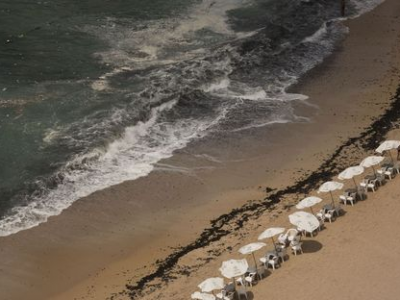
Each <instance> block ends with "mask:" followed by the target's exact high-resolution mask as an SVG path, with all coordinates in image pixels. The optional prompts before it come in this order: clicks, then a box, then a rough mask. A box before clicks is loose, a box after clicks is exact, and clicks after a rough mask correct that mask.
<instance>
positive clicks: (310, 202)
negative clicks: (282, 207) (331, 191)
mask: <svg viewBox="0 0 400 300" xmlns="http://www.w3.org/2000/svg"><path fill="white" fill-rule="evenodd" d="M321 201H322V199H321V198H319V197H315V196H310V197H307V198H304V199H303V200H301V201H300V202H299V203H297V205H296V208H297V209H304V208H308V207H309V208H310V209H311V212H312V213H313V214H314V212H313V211H312V208H311V207H312V206H314V205H315V204H318V203H320V202H321Z"/></svg>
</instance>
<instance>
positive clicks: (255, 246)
mask: <svg viewBox="0 0 400 300" xmlns="http://www.w3.org/2000/svg"><path fill="white" fill-rule="evenodd" d="M265 246H267V244H265V243H261V242H257V243H251V244H248V245H245V246H243V247H241V248H240V249H239V252H240V253H242V254H251V255H253V259H254V265H255V266H256V267H257V261H256V258H255V256H254V253H253V252H255V251H257V250H260V249H261V248H263V247H265Z"/></svg>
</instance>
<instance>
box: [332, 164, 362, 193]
mask: <svg viewBox="0 0 400 300" xmlns="http://www.w3.org/2000/svg"><path fill="white" fill-rule="evenodd" d="M363 172H364V167H362V166H354V167H348V168H347V169H346V170H344V171H342V172H341V173H340V174H339V176H338V178H339V179H340V180H345V179H353V182H354V185H355V187H356V189H357V183H356V181H355V180H354V176H357V175H360V174H362V173H363Z"/></svg>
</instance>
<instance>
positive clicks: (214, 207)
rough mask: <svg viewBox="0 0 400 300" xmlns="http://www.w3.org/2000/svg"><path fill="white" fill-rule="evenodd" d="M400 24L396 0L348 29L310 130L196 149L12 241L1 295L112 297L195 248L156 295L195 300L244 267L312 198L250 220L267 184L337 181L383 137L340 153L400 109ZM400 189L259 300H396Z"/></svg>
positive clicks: (293, 261)
mask: <svg viewBox="0 0 400 300" xmlns="http://www.w3.org/2000/svg"><path fill="white" fill-rule="evenodd" d="M398 16H400V3H399V2H398V1H396V0H387V1H386V2H385V3H384V4H383V5H381V6H380V7H378V8H377V9H376V10H374V11H373V12H371V13H369V14H366V15H364V16H362V17H361V18H358V19H355V20H351V21H348V22H347V24H348V25H349V27H350V34H349V36H348V37H347V38H346V40H345V41H344V42H343V43H342V44H341V45H340V48H339V49H338V51H336V53H335V54H334V55H333V56H332V57H330V58H329V59H328V61H326V62H325V63H324V64H323V65H322V66H320V67H317V68H316V69H315V70H313V71H312V72H311V74H310V75H309V76H308V77H307V78H306V79H305V80H303V81H302V82H301V83H300V84H299V85H298V86H297V87H296V88H295V91H296V92H300V93H303V94H306V95H308V96H310V99H309V101H308V102H309V103H310V104H312V105H314V106H315V105H317V108H311V107H310V106H307V105H303V104H299V107H298V113H299V114H300V113H301V114H302V115H307V116H308V117H310V118H311V120H312V122H311V123H301V124H286V125H284V126H279V125H278V126H271V127H267V128H261V129H253V130H249V131H248V132H246V133H245V134H240V133H238V134H237V135H235V134H232V135H231V136H230V137H223V138H221V140H220V141H219V143H217V142H216V141H218V138H219V137H215V140H211V141H210V140H208V141H200V142H197V143H194V144H192V145H191V146H189V148H188V149H185V150H183V151H180V152H179V153H177V155H175V156H174V157H173V158H172V159H169V160H166V161H164V162H163V164H162V165H160V169H159V170H158V171H156V172H153V173H152V174H150V175H149V176H148V177H146V178H142V179H139V180H136V181H133V182H126V183H123V184H121V185H118V186H115V187H111V188H109V189H106V190H104V191H100V192H97V193H94V194H93V195H91V196H89V197H87V198H85V199H82V200H80V201H78V202H76V203H75V204H74V205H72V206H71V207H70V208H69V209H67V210H66V211H64V212H63V213H62V214H61V215H60V216H57V217H53V218H51V219H50V220H49V221H48V222H47V223H45V224H42V225H40V226H38V227H36V228H33V229H30V230H27V231H23V232H20V233H18V234H15V235H12V236H9V237H5V238H0V253H1V257H2V259H1V262H0V299H7V300H17V299H18V300H19V299H30V300H36V299H38V300H44V299H60V300H61V299H105V298H107V297H109V296H110V295H112V294H115V293H119V292H121V291H123V290H125V284H127V283H129V284H132V285H134V284H135V282H136V280H139V279H140V278H142V277H143V276H146V275H148V274H151V273H152V272H153V271H154V270H155V269H156V267H157V265H156V264H155V261H156V260H157V259H159V260H160V262H161V263H162V262H163V261H164V259H165V258H166V257H167V256H168V255H169V254H171V253H172V254H173V253H180V252H179V249H178V250H176V249H175V248H176V247H181V246H182V247H185V246H186V245H193V248H194V249H193V250H192V251H187V253H185V254H184V255H183V253H182V251H181V253H182V255H181V256H179V257H180V259H179V262H178V264H177V265H176V266H174V267H173V268H171V269H170V270H168V272H166V274H167V275H170V276H176V277H177V279H175V280H173V281H170V282H169V284H168V286H165V285H163V284H162V285H161V286H158V285H157V284H158V283H160V281H159V278H157V277H156V278H155V280H153V281H150V282H149V285H147V286H146V288H145V289H144V292H145V293H146V295H144V296H143V299H188V297H189V295H190V293H191V292H193V291H194V290H195V289H196V285H197V284H198V283H199V282H200V281H201V280H202V279H204V278H206V277H209V276H215V275H218V272H217V269H218V266H219V264H220V263H221V261H222V260H225V259H227V258H234V257H236V258H238V257H239V255H238V254H237V249H238V247H239V245H243V244H245V243H247V242H251V241H254V240H255V239H256V236H257V235H258V234H259V233H260V232H261V231H262V228H264V227H266V226H270V225H286V224H287V221H286V218H287V217H286V215H287V213H288V212H287V210H288V207H289V206H290V205H293V203H295V202H296V201H298V200H299V198H301V197H302V196H303V195H302V194H301V193H299V192H298V191H291V192H290V193H286V194H284V195H283V196H282V197H281V198H280V201H281V202H280V203H279V204H276V205H274V208H275V209H274V210H273V211H271V212H270V211H269V210H265V211H264V210H263V209H264V208H265V207H266V206H265V205H264V206H261V208H259V209H255V210H254V209H249V210H247V208H248V207H249V206H251V204H249V202H248V200H262V199H263V198H264V197H265V195H266V194H265V191H264V190H265V188H266V187H267V186H268V187H272V188H274V189H277V190H278V191H279V190H283V189H285V187H286V186H293V185H294V182H296V181H298V180H300V179H301V178H305V177H307V176H309V174H311V173H312V172H315V171H317V172H320V174H324V173H326V174H327V175H329V173H335V172H337V171H338V169H340V168H341V167H343V166H345V165H349V164H354V163H356V162H359V161H360V159H361V158H362V157H363V156H365V155H366V154H367V153H366V152H368V151H365V150H364V149H361V147H359V146H360V145H361V144H362V143H361V142H362V141H365V140H366V139H368V138H371V137H372V138H375V136H374V135H373V133H372V132H368V130H367V134H366V135H365V137H363V138H362V139H360V141H361V142H359V143H358V144H357V146H353V147H343V148H340V146H341V145H343V143H345V142H346V141H348V139H349V137H358V136H360V134H361V133H362V132H366V129H367V128H368V126H369V125H370V124H371V122H372V121H373V120H375V119H376V118H378V117H379V116H380V115H382V113H383V112H384V111H385V109H386V108H387V107H388V106H389V105H390V103H391V99H392V97H393V95H394V94H395V91H396V89H397V87H398V84H399V82H400V80H399V67H400V63H399V62H400V59H399V55H400V53H399V49H400V47H399V46H400V41H399V17H398ZM396 120H397V119H396ZM396 124H398V123H396V122H394V123H393V124H390V125H393V126H394V125H396ZM391 134H393V135H394V136H395V137H396V138H399V136H400V133H397V132H395V131H393V132H392V133H391ZM210 144H211V145H213V146H212V147H210ZM192 149H196V151H197V152H194V151H192ZM221 149H223V150H225V152H224V153H220V151H221ZM227 149H229V151H228V152H227V151H226V150H227ZM338 149H339V150H340V149H342V150H341V151H338V152H336V151H337V150H338ZM346 149H349V151H346ZM193 153H197V154H199V153H200V154H202V153H205V154H208V155H213V156H214V157H217V158H220V161H213V160H210V159H209V158H208V156H203V158H200V159H199V157H194V156H193ZM324 163H326V164H325V165H324ZM329 163H330V164H331V166H332V167H330V166H329ZM398 177H400V176H398ZM398 180H400V179H399V178H396V179H394V180H393V181H391V182H389V183H388V184H387V185H386V186H385V187H383V188H382V189H380V190H379V192H377V193H376V194H375V195H373V196H371V197H369V199H368V200H366V201H365V202H362V203H359V204H357V206H355V207H352V208H348V209H346V210H347V211H348V213H347V214H346V216H344V217H343V218H340V219H338V220H337V222H335V223H334V224H330V225H329V226H327V229H326V230H324V231H323V232H321V234H320V235H318V237H316V238H315V239H314V242H313V240H312V239H311V240H310V241H309V242H307V243H306V244H305V250H306V252H307V253H306V254H304V255H302V256H299V257H296V258H294V257H291V258H290V260H289V261H288V262H287V263H285V265H284V267H282V268H281V269H279V270H277V271H276V272H274V274H271V276H268V278H267V279H265V280H263V281H262V282H260V283H259V284H258V285H257V286H256V287H254V288H253V290H252V292H253V293H254V298H255V299H264V298H266V297H271V298H272V297H273V296H279V297H282V298H283V297H294V295H295V297H296V298H300V299H303V298H304V299H305V298H306V297H308V298H309V297H312V298H316V297H323V298H327V299H330V298H332V299H337V298H343V297H344V298H346V299H349V298H351V299H361V297H362V298H364V299H365V298H367V299H375V298H380V299H397V298H396V297H395V294H396V293H397V292H398V289H399V288H398V287H397V286H396V284H395V282H394V280H395V279H396V277H397V275H398V273H399V267H398V264H397V263H396V260H395V253H396V251H397V250H398V248H399V247H400V244H399V243H397V242H396V239H395V237H396V232H395V230H394V228H396V225H397V224H396V222H397V221H396V217H395V213H396V211H398V210H399V209H400V202H398V201H396V197H398V195H399V193H400V188H398V185H397V182H398ZM316 182H317V181H314V182H313V183H314V185H315V184H316ZM311 187H312V186H311V185H310V188H311ZM273 193H274V192H272V194H273ZM256 203H257V202H256ZM246 204H247V207H245V208H243V209H242V210H243V213H239V214H235V215H234V216H232V217H231V219H229V218H228V219H229V220H228V219H226V220H224V222H221V224H217V225H222V226H223V227H221V229H223V230H226V231H227V232H226V233H229V234H226V235H225V234H222V233H221V232H222V231H221V232H217V234H215V233H213V234H211V235H210V237H215V236H218V234H220V236H218V239H216V241H215V242H211V243H208V242H206V243H203V244H206V245H205V246H204V247H196V245H197V244H196V242H194V241H196V240H197V239H198V237H199V235H200V234H201V232H203V229H204V228H207V227H208V226H209V222H210V220H213V219H215V218H217V217H218V216H220V215H222V214H224V213H227V212H229V211H230V210H231V209H232V208H235V207H242V205H246ZM247 218H248V221H247V222H242V221H243V220H246V219H247ZM214 227H215V224H214ZM203 242H204V241H203ZM198 245H201V244H198ZM183 249H185V248H183ZM356 253H357V254H356ZM182 274H186V275H188V274H189V275H188V276H186V275H182ZM151 290H153V291H152V292H151V293H148V292H149V291H151ZM321 295H322V296H321ZM348 295H351V296H348ZM115 299H127V295H126V294H122V295H119V294H117V296H115Z"/></svg>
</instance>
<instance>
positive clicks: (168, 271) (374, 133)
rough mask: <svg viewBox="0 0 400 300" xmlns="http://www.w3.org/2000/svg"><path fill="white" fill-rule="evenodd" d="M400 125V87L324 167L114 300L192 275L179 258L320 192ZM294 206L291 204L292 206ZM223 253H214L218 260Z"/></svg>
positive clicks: (217, 228)
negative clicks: (293, 199)
mask: <svg viewBox="0 0 400 300" xmlns="http://www.w3.org/2000/svg"><path fill="white" fill-rule="evenodd" d="M399 126H400V86H399V87H398V89H397V91H396V95H395V96H394V97H393V98H392V103H391V105H390V106H389V108H388V109H387V110H386V111H385V112H384V114H383V115H382V116H381V117H380V118H379V119H377V120H375V121H374V122H373V123H372V124H371V125H370V127H368V128H367V129H366V130H365V131H363V132H362V133H360V134H359V135H358V136H357V137H351V138H349V139H348V140H347V141H345V142H344V143H343V144H342V145H340V146H339V147H338V148H337V149H336V150H335V151H334V152H333V153H332V154H331V155H330V157H329V158H328V159H326V160H325V161H324V162H323V163H322V164H321V165H320V167H319V168H318V169H317V170H315V171H314V172H313V173H311V174H309V175H305V176H304V177H303V178H302V179H300V180H298V181H297V182H295V183H294V184H293V185H291V186H288V187H286V188H285V189H282V190H275V189H272V188H269V187H268V188H266V192H267V197H266V198H265V199H264V200H262V201H253V202H250V203H247V204H245V205H243V206H241V207H239V208H235V209H233V210H232V211H230V212H229V213H227V214H223V215H221V216H219V217H218V218H216V219H214V220H212V221H211V224H210V227H209V228H206V229H204V231H203V232H202V233H201V235H200V236H199V237H198V238H197V239H196V240H195V241H194V242H192V243H190V244H188V245H186V246H184V247H181V248H178V249H176V250H175V251H174V252H173V253H172V254H170V255H169V256H168V257H166V258H165V259H164V260H162V261H158V262H157V263H156V269H155V271H153V272H152V273H150V274H148V275H146V276H144V277H142V278H141V279H140V280H138V281H136V282H135V283H134V284H127V285H126V290H125V291H121V292H120V293H119V294H114V295H112V296H111V297H110V299H116V298H117V297H118V296H119V295H125V296H126V295H128V296H129V297H130V299H137V298H138V297H139V296H141V295H143V294H145V293H151V292H154V291H155V290H157V289H159V288H160V287H161V286H162V285H163V284H168V282H171V281H173V280H174V279H175V278H176V276H177V275H183V276H188V275H189V274H190V272H191V271H190V270H188V269H185V268H179V269H178V270H176V269H177V263H178V261H179V259H181V258H182V257H184V256H185V255H187V254H188V253H190V252H191V251H194V250H196V249H199V248H203V247H206V246H208V245H210V244H211V243H213V242H216V241H219V240H220V239H221V238H223V237H225V236H227V235H229V234H231V233H233V232H235V231H237V230H239V229H241V228H242V227H243V226H244V225H245V224H246V223H247V222H248V220H250V219H252V220H254V219H257V218H258V217H260V216H261V215H262V214H263V213H264V212H265V211H271V210H273V208H274V206H275V205H276V204H278V203H280V202H281V201H282V199H283V198H284V196H285V197H286V196H288V195H298V196H304V195H305V194H308V193H309V192H311V191H312V190H314V189H316V188H317V187H318V186H319V185H320V184H321V183H323V182H324V181H327V180H330V179H331V178H332V177H333V176H335V175H337V174H338V173H339V172H340V171H341V170H343V169H344V168H346V167H347V166H349V164H350V165H351V164H356V163H358V162H359V160H360V158H361V157H362V155H363V154H364V153H365V151H372V150H374V149H375V148H377V146H378V145H379V143H380V142H381V141H382V140H383V139H384V138H385V135H386V134H387V133H388V132H389V131H390V130H391V129H393V128H399ZM289 206H290V205H289ZM220 254H221V253H220V252H218V251H217V253H214V255H215V257H216V256H218V255H220Z"/></svg>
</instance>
